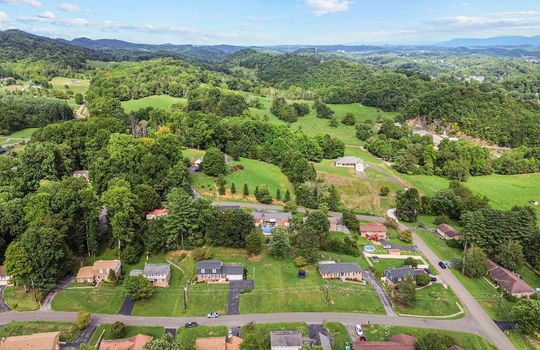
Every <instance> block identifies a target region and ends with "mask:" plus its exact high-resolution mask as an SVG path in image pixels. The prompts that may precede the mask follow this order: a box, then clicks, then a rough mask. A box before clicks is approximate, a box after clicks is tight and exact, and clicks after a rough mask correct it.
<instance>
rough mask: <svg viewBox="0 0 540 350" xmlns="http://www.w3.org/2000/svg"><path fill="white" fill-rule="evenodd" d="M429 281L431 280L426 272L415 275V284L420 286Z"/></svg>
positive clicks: (425, 284)
mask: <svg viewBox="0 0 540 350" xmlns="http://www.w3.org/2000/svg"><path fill="white" fill-rule="evenodd" d="M429 282H431V280H430V277H429V275H428V274H427V273H423V274H420V275H418V277H416V285H418V286H420V287H423V286H427V285H428V284H429Z"/></svg>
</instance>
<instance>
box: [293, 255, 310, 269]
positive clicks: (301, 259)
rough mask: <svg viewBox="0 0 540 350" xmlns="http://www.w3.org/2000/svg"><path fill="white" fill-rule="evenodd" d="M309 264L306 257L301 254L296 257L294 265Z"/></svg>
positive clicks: (304, 265) (302, 265)
mask: <svg viewBox="0 0 540 350" xmlns="http://www.w3.org/2000/svg"><path fill="white" fill-rule="evenodd" d="M307 264H308V262H307V260H306V258H304V257H303V256H299V257H296V258H295V259H294V265H295V266H296V267H306V266H307Z"/></svg>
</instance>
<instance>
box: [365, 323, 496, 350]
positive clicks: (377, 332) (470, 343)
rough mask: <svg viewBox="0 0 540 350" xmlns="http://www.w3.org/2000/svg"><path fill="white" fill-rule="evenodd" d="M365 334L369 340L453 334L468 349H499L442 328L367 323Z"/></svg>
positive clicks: (483, 341) (476, 337)
mask: <svg viewBox="0 0 540 350" xmlns="http://www.w3.org/2000/svg"><path fill="white" fill-rule="evenodd" d="M363 328H364V335H365V337H366V339H367V340H369V341H381V340H383V341H384V340H388V338H389V337H391V336H393V335H397V334H400V333H405V334H409V335H412V336H415V337H417V339H420V338H421V337H422V336H424V335H426V334H429V333H437V334H444V335H449V336H452V337H453V338H454V339H455V341H456V343H457V344H456V345H458V346H460V347H462V348H463V349H466V350H497V348H496V347H495V346H493V345H492V344H490V343H489V342H488V341H487V340H486V339H484V338H482V337H480V336H477V335H474V334H471V333H464V332H453V331H447V330H442V329H426V328H410V327H398V326H393V327H390V326H383V325H365V326H364V327H363Z"/></svg>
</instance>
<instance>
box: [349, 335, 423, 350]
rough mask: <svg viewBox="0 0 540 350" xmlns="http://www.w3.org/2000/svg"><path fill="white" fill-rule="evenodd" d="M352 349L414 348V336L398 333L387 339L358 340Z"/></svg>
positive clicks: (411, 349)
mask: <svg viewBox="0 0 540 350" xmlns="http://www.w3.org/2000/svg"><path fill="white" fill-rule="evenodd" d="M353 349H354V350H368V349H369V350H416V338H415V337H413V336H410V335H407V334H398V335H395V336H393V337H390V338H389V339H388V341H358V342H356V343H355V344H354V345H353Z"/></svg>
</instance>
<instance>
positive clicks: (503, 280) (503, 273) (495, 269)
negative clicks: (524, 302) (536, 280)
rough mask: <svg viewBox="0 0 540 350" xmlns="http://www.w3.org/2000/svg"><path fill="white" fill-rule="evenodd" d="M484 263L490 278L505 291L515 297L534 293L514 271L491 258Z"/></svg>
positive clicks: (528, 295)
mask: <svg viewBox="0 0 540 350" xmlns="http://www.w3.org/2000/svg"><path fill="white" fill-rule="evenodd" d="M486 264H487V269H488V273H489V275H490V276H491V278H492V279H493V280H494V281H495V283H497V285H498V286H499V287H501V288H502V289H503V290H504V291H505V292H506V293H508V294H510V295H511V296H513V297H516V298H528V297H530V296H531V295H534V294H536V291H535V290H534V289H533V288H531V287H530V286H529V285H528V284H527V283H525V281H523V280H522V279H521V278H520V277H519V276H518V275H517V274H515V273H514V272H512V271H510V270H508V269H506V268H504V267H502V266H500V265H498V264H497V263H495V262H493V261H491V260H488V261H487V262H486Z"/></svg>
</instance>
